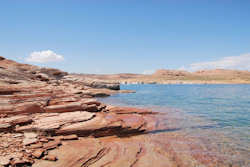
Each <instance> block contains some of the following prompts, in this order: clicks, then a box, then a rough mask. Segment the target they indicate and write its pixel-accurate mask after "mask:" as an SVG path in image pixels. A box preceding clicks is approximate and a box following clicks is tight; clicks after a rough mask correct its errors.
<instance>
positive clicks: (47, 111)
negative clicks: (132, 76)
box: [0, 57, 223, 167]
mask: <svg viewBox="0 0 250 167" xmlns="http://www.w3.org/2000/svg"><path fill="white" fill-rule="evenodd" d="M119 89H120V87H119V84H117V83H115V84H114V83H106V82H102V81H97V80H94V81H86V79H84V78H77V75H68V74H67V73H65V72H62V71H60V70H56V69H46V68H39V67H36V66H31V65H27V64H19V63H16V62H14V61H11V60H7V59H4V58H3V57H0V166H31V165H33V166H37V167H38V166H39V167H48V166H53V167H56V166H58V167H62V166H65V167H77V166H79V167H87V166H89V167H90V166H93V167H101V166H102V167H104V166H109V167H118V166H121V167H122V166H124V167H125V166H126V167H136V166H137V167H141V166H142V167H147V166H150V167H151V166H157V167H166V166H169V167H177V166H178V167H197V166H209V167H210V166H211V167H212V166H214V164H216V166H223V165H222V164H223V163H222V162H223V161H222V160H221V159H218V158H217V157H216V156H212V155H209V154H208V155H200V154H197V153H193V152H192V151H191V150H194V149H199V150H202V149H204V148H205V146H203V145H202V146H201V148H197V145H193V144H192V140H191V139H188V138H185V136H182V135H181V134H171V133H164V131H165V130H167V129H168V127H167V126H165V127H164V126H162V124H161V123H159V122H161V121H159V120H160V119H162V118H163V117H164V115H161V114H158V113H156V112H153V111H150V110H146V109H137V108H130V107H115V106H107V105H105V104H103V103H101V102H98V101H97V100H96V99H94V97H100V96H109V95H112V94H114V93H120V92H129V91H119ZM158 132H163V133H158ZM175 141H178V142H180V143H179V144H177V145H175V146H173V145H172V144H173V143H174V142H175ZM184 141H190V143H191V144H190V143H188V144H186V142H184ZM176 147H177V148H179V149H178V150H176ZM182 149H184V151H185V152H178V151H179V150H182ZM205 151H207V150H205ZM204 157H206V158H204Z"/></svg>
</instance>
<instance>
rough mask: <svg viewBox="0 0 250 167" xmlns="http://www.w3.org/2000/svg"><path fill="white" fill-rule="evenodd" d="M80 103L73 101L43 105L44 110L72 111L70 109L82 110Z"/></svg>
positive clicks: (50, 111)
mask: <svg viewBox="0 0 250 167" xmlns="http://www.w3.org/2000/svg"><path fill="white" fill-rule="evenodd" d="M81 105H82V103H80V102H73V103H68V104H64V105H53V106H48V107H45V112H49V113H52V112H57V113H59V112H72V111H82V106H81Z"/></svg>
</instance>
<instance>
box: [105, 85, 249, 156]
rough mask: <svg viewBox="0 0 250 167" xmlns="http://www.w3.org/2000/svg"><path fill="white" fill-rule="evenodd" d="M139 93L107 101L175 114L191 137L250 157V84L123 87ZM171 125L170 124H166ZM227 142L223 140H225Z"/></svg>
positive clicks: (175, 117)
mask: <svg viewBox="0 0 250 167" xmlns="http://www.w3.org/2000/svg"><path fill="white" fill-rule="evenodd" d="M121 89H129V90H135V91H136V93H131V94H117V95H113V96H111V97H108V98H104V99H102V101H103V102H105V103H109V104H115V105H121V106H136V107H143V108H151V109H154V110H160V111H161V112H166V113H168V112H169V113H171V114H170V115H174V116H173V118H174V119H175V120H177V121H175V122H177V123H176V125H174V126H179V127H178V128H180V129H182V130H183V131H185V133H188V134H189V135H195V136H200V137H202V138H205V139H208V140H210V139H213V141H214V143H215V144H217V145H221V144H222V143H223V144H225V143H226V145H227V146H230V147H232V149H235V150H240V152H241V155H243V154H244V156H249V157H250V85H121ZM166 123H169V122H166ZM222 139H223V140H222Z"/></svg>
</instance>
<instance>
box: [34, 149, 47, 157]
mask: <svg viewBox="0 0 250 167" xmlns="http://www.w3.org/2000/svg"><path fill="white" fill-rule="evenodd" d="M43 153H44V150H43V149H37V150H35V151H34V152H33V153H32V155H33V156H34V157H35V158H41V157H42V155H43Z"/></svg>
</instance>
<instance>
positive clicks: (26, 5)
mask: <svg viewBox="0 0 250 167" xmlns="http://www.w3.org/2000/svg"><path fill="white" fill-rule="evenodd" d="M0 56H3V57H6V58H9V59H12V60H16V61H18V62H22V63H29V64H34V65H39V66H43V67H44V66H45V67H53V68H59V69H61V70H64V71H68V72H76V73H98V74H100V73H107V74H111V73H152V72H153V71H154V70H156V69H163V68H164V69H184V70H190V71H195V70H200V69H210V68H228V69H242V70H250V0H67V1H66V0H0Z"/></svg>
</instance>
